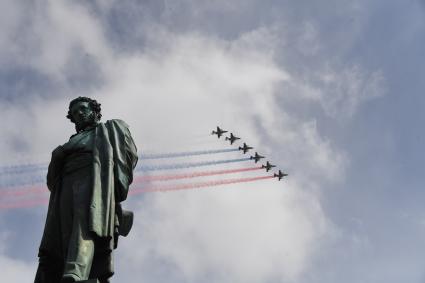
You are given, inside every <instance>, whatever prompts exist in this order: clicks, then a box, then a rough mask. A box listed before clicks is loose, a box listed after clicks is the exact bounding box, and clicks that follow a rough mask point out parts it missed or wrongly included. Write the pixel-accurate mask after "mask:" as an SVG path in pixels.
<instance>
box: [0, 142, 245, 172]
mask: <svg viewBox="0 0 425 283" xmlns="http://www.w3.org/2000/svg"><path fill="white" fill-rule="evenodd" d="M234 151H239V150H238V149H237V148H229V149H212V150H198V151H182V152H168V153H147V154H142V155H140V156H139V158H140V159H141V160H147V159H165V158H176V157H185V156H196V155H207V154H216V153H226V152H234ZM47 166H48V163H47V162H43V163H30V164H22V165H11V166H0V175H5V174H20V173H26V172H31V171H40V170H46V169H47Z"/></svg>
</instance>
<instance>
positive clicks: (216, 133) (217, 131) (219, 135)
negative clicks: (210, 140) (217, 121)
mask: <svg viewBox="0 0 425 283" xmlns="http://www.w3.org/2000/svg"><path fill="white" fill-rule="evenodd" d="M227 132H228V131H225V130H222V129H220V127H218V126H217V130H216V131H212V133H211V135H217V137H218V138H220V137H221V136H222V135H223V134H224V133H227Z"/></svg>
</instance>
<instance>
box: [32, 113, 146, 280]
mask: <svg viewBox="0 0 425 283" xmlns="http://www.w3.org/2000/svg"><path fill="white" fill-rule="evenodd" d="M93 130H94V131H95V133H94V138H93V151H92V154H93V165H92V173H93V174H92V184H91V198H90V207H89V212H88V216H89V219H88V223H89V224H88V225H89V227H88V230H89V231H90V232H91V233H92V234H93V236H94V239H95V243H96V244H95V245H96V246H95V248H96V252H101V253H102V252H110V251H112V250H113V249H114V248H115V247H116V245H117V240H118V233H119V230H120V221H121V219H120V216H121V215H122V213H120V212H121V206H120V202H122V201H124V200H125V199H126V198H127V194H128V189H129V185H130V184H131V182H132V181H133V170H134V168H135V166H136V164H137V159H138V157H137V148H136V146H135V144H134V141H133V139H132V137H131V134H130V131H129V129H128V125H127V124H126V123H125V122H124V121H122V120H117V119H114V120H109V121H107V122H106V123H99V124H98V125H97V126H96V127H95V128H94V129H93ZM61 171H62V170H61V166H60V164H54V162H51V163H50V165H49V170H48V174H47V185H48V188H49V190H50V191H51V194H50V201H49V207H48V212H47V217H46V225H45V229H44V233H43V237H42V240H41V244H40V250H39V256H40V258H41V257H47V258H50V259H51V260H53V259H55V261H56V260H59V261H63V259H64V257H65V255H63V252H62V247H63V244H67V243H61V231H60V217H59V212H60V207H59V193H60V186H61V175H62V172H61ZM111 260H112V259H111ZM49 261H50V260H49ZM108 265H109V268H110V269H112V266H113V265H112V263H109V264H108ZM109 272H110V273H111V274H113V270H109Z"/></svg>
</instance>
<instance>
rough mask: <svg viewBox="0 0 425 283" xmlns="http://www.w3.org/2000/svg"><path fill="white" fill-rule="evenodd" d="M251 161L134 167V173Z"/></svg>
mask: <svg viewBox="0 0 425 283" xmlns="http://www.w3.org/2000/svg"><path fill="white" fill-rule="evenodd" d="M249 160H251V159H250V158H249V157H248V158H238V159H225V160H214V161H203V162H188V163H175V164H167V165H158V166H140V167H136V171H159V170H172V169H183V168H192V167H200V166H209V165H218V164H224V163H233V162H243V161H249Z"/></svg>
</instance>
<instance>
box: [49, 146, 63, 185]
mask: <svg viewBox="0 0 425 283" xmlns="http://www.w3.org/2000/svg"><path fill="white" fill-rule="evenodd" d="M64 158H65V150H64V148H63V146H61V145H60V146H58V147H57V148H55V150H53V152H52V158H51V160H50V164H49V169H48V171H47V187H48V188H49V191H51V192H52V191H54V189H55V186H56V184H57V183H58V182H59V179H60V173H61V171H62V167H63V161H64Z"/></svg>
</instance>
